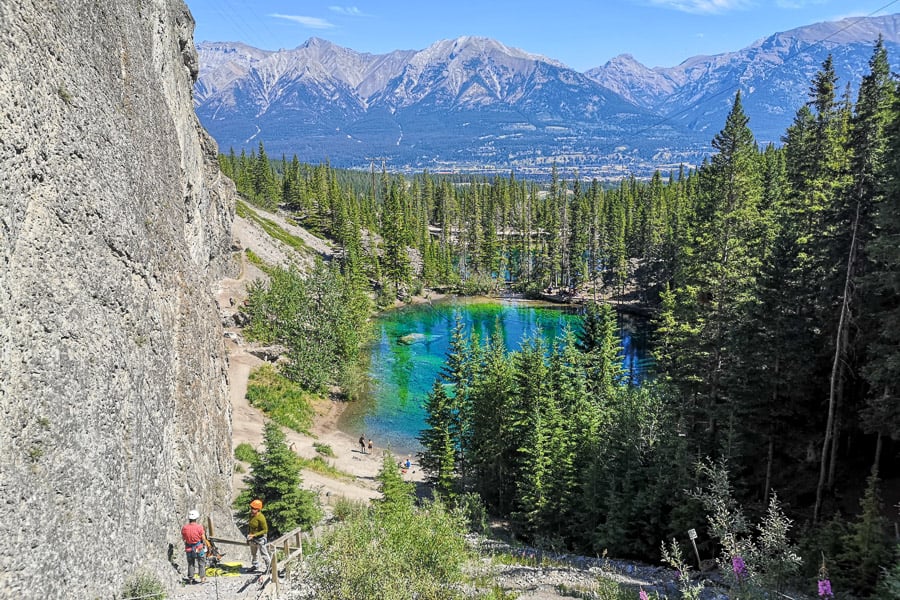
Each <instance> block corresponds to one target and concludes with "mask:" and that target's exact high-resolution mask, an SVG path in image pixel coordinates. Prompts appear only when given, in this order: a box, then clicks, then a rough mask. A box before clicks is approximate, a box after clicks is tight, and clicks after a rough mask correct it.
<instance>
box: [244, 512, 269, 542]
mask: <svg viewBox="0 0 900 600" xmlns="http://www.w3.org/2000/svg"><path fill="white" fill-rule="evenodd" d="M248 525H249V527H250V535H252V536H253V537H259V536H261V535H266V534H267V533H269V525H268V524H267V523H266V518H265V517H264V516H263V514H262V511H259V512H258V513H256V514H255V515H253V516H252V517H250V522H249V523H248Z"/></svg>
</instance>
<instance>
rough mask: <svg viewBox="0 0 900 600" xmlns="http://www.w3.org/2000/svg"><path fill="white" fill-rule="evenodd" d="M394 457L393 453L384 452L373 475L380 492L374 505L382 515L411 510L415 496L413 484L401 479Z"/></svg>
mask: <svg viewBox="0 0 900 600" xmlns="http://www.w3.org/2000/svg"><path fill="white" fill-rule="evenodd" d="M395 459H396V457H395V456H394V455H393V454H391V453H390V452H385V453H384V455H383V456H382V458H381V469H380V470H379V471H378V475H376V476H375V479H376V481H378V491H379V492H381V498H379V499H378V500H377V501H376V506H377V509H378V512H379V513H380V514H381V515H382V516H383V515H385V514H396V513H407V512H409V511H411V510H412V508H413V503H414V502H415V498H416V496H415V488H414V487H413V484H412V483H410V482H408V481H404V480H403V476H402V475H401V474H400V469H399V468H398V467H397V463H396V462H394V460H395Z"/></svg>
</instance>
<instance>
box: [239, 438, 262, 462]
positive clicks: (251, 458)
mask: <svg viewBox="0 0 900 600" xmlns="http://www.w3.org/2000/svg"><path fill="white" fill-rule="evenodd" d="M234 457H235V458H236V459H238V460H240V461H243V462H245V463H250V464H251V465H252V464H254V463H256V461H257V460H258V459H259V454H258V453H257V452H256V450H254V449H253V446H251V445H250V444H248V443H247V442H241V443H240V444H238V445H237V448H235V449H234Z"/></svg>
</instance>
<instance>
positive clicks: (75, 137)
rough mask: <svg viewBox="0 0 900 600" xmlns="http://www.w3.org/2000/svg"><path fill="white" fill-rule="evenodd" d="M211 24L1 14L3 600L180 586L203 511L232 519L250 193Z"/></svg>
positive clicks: (0, 9) (97, 9)
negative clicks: (198, 32) (231, 313)
mask: <svg viewBox="0 0 900 600" xmlns="http://www.w3.org/2000/svg"><path fill="white" fill-rule="evenodd" d="M193 26H194V23H193V19H192V17H191V15H190V13H189V12H188V10H187V8H186V6H185V5H184V4H183V3H182V2H181V1H180V0H135V1H134V2H116V1H114V0H98V1H92V2H71V1H66V0H58V1H53V0H16V1H14V2H0V503H2V506H3V514H4V516H3V519H0V597H3V598H22V597H37V596H40V597H46V598H92V597H109V596H110V592H115V591H118V590H119V589H121V585H122V583H123V581H124V580H125V579H126V578H127V577H128V576H129V575H130V574H131V573H133V572H135V571H137V570H148V571H151V572H154V573H155V574H156V575H157V576H159V577H161V578H162V579H163V581H165V582H167V583H171V582H172V581H173V579H174V576H175V574H174V569H172V567H171V566H170V565H169V564H168V561H167V557H166V553H167V549H168V545H169V543H175V550H176V552H179V553H180V552H181V548H180V547H179V545H178V543H179V542H180V537H179V536H178V527H179V525H180V524H181V523H182V522H183V518H184V515H185V514H186V512H187V510H188V509H189V508H198V509H200V510H201V512H202V513H204V514H210V513H212V514H213V515H215V516H216V517H218V518H217V520H218V521H219V522H220V523H224V522H225V521H226V520H227V521H228V522H230V519H229V518H228V517H227V515H228V512H227V508H228V504H229V500H230V493H231V489H230V477H231V472H232V458H231V452H230V450H231V444H230V437H231V415H230V408H229V404H228V398H227V394H226V356H225V349H224V345H223V342H222V331H221V326H220V324H219V322H218V311H217V310H216V306H215V301H214V297H213V288H214V286H215V282H216V281H217V280H218V279H220V278H221V277H223V276H224V275H225V274H226V272H227V270H228V269H229V265H230V263H231V261H230V256H229V251H230V230H231V222H232V218H233V187H232V186H231V184H230V182H228V181H227V180H226V179H225V178H223V177H222V175H221V174H220V173H219V170H218V167H217V163H216V152H217V150H216V146H215V143H214V142H213V141H212V139H211V138H210V137H209V136H208V135H206V133H205V132H204V131H203V130H202V128H201V127H200V126H199V124H198V121H197V119H196V116H195V115H194V112H193V106H192V100H191V88H192V85H193V83H194V80H195V79H196V75H197V55H196V52H195V50H194V45H193V42H192V34H193ZM176 556H177V554H176ZM45 569H47V571H45Z"/></svg>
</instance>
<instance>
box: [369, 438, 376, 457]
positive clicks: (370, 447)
mask: <svg viewBox="0 0 900 600" xmlns="http://www.w3.org/2000/svg"><path fill="white" fill-rule="evenodd" d="M374 447H375V446H374V445H373V444H372V438H369V454H372V448H374Z"/></svg>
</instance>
